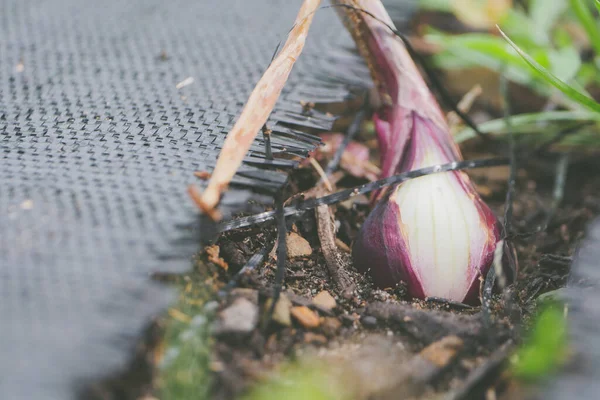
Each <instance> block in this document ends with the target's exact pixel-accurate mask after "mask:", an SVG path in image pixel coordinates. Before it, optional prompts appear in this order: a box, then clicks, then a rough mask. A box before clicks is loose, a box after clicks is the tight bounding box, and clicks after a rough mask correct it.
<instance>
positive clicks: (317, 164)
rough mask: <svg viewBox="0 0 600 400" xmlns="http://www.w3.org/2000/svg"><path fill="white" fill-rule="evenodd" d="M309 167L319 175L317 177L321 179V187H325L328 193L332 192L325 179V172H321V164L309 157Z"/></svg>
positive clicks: (329, 183) (329, 184)
mask: <svg viewBox="0 0 600 400" xmlns="http://www.w3.org/2000/svg"><path fill="white" fill-rule="evenodd" d="M310 165H312V166H313V168H314V169H315V171H317V174H319V176H320V177H321V181H322V182H323V185H325V187H326V188H327V190H328V191H329V192H330V193H331V192H333V186H331V182H330V181H329V178H328V177H327V174H326V173H325V171H323V167H321V164H319V162H318V161H317V160H315V159H314V158H312V157H311V158H310Z"/></svg>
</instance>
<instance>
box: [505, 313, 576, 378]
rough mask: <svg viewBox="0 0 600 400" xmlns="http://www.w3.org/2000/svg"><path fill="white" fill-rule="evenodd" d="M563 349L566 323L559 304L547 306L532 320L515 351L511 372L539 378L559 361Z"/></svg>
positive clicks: (562, 358)
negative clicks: (525, 338)
mask: <svg viewBox="0 0 600 400" xmlns="http://www.w3.org/2000/svg"><path fill="white" fill-rule="evenodd" d="M566 351H567V324H566V320H565V318H564V316H563V313H562V310H561V307H560V306H552V307H548V308H546V309H545V310H544V311H542V313H541V314H540V315H539V317H538V318H537V319H536V321H535V325H534V327H533V330H532V332H531V334H530V336H529V338H528V340H527V341H526V342H525V344H524V345H523V346H522V347H521V348H520V349H519V350H518V351H517V353H516V354H515V357H514V358H513V360H512V361H513V364H512V372H513V374H515V376H517V377H519V378H522V379H526V380H532V379H538V378H542V377H544V376H546V375H548V374H549V373H551V372H552V371H554V370H556V369H557V368H558V367H559V366H560V365H561V364H562V363H563V361H564V359H565V356H566Z"/></svg>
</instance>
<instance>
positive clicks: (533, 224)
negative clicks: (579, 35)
mask: <svg viewBox="0 0 600 400" xmlns="http://www.w3.org/2000/svg"><path fill="white" fill-rule="evenodd" d="M553 157H554V156H552V155H546V156H544V158H542V159H540V160H527V162H528V164H522V165H521V167H520V168H519V179H518V185H517V191H516V197H515V203H514V221H513V223H514V227H515V230H516V232H514V234H513V235H512V240H513V243H514V244H515V246H516V249H517V253H518V258H519V264H520V272H519V276H518V279H517V281H516V282H515V283H514V284H513V285H511V287H510V290H511V292H512V293H514V300H513V301H514V304H513V308H515V309H516V312H514V310H513V312H512V313H511V314H510V315H507V313H506V310H505V305H504V300H503V298H502V297H501V296H500V295H498V294H496V295H495V297H494V301H493V304H492V318H491V321H486V320H485V319H484V318H483V317H482V314H481V312H480V311H481V310H480V307H474V308H470V307H465V308H462V307H456V306H455V305H453V304H448V303H445V302H443V301H442V302H426V301H414V300H412V299H410V298H408V297H406V293H405V291H404V289H403V287H402V285H400V286H399V287H397V288H396V289H394V290H387V291H382V290H375V289H373V287H372V286H371V283H370V282H369V279H368V278H367V277H365V276H362V275H360V274H358V273H357V272H356V271H355V270H354V269H353V267H352V266H351V261H350V257H349V255H347V254H346V256H347V258H348V260H349V267H348V269H349V272H350V274H351V277H352V279H353V281H354V283H355V285H356V288H355V290H354V292H353V293H352V296H350V297H348V298H344V297H342V296H340V295H339V294H337V293H336V290H335V287H334V285H333V284H332V282H331V279H330V276H329V274H328V272H327V268H326V266H325V260H324V257H323V254H322V252H321V250H320V243H319V238H318V236H317V233H316V232H317V229H316V222H315V218H314V213H312V212H308V213H306V214H305V215H304V216H303V217H302V218H300V219H299V220H296V221H294V223H293V225H292V224H290V226H289V229H290V230H292V231H295V232H297V233H298V234H300V235H301V236H302V237H303V238H305V239H306V240H307V241H308V242H309V243H310V245H311V247H312V250H313V252H312V254H311V255H310V256H306V257H300V258H296V259H293V260H287V261H286V274H287V277H286V282H285V289H284V291H285V292H287V293H288V297H290V298H291V299H292V303H294V305H299V304H305V305H309V306H311V299H312V298H313V297H314V296H315V295H316V294H318V293H319V292H321V291H324V290H325V291H328V292H329V293H330V294H332V295H333V296H334V297H335V298H336V301H337V307H336V308H335V309H334V310H333V311H331V312H326V311H325V310H320V309H318V308H315V307H312V308H313V310H314V311H315V312H317V313H318V314H319V315H320V317H321V318H322V322H321V325H320V326H319V327H317V328H312V329H311V328H306V327H303V326H302V325H301V324H299V323H298V322H297V321H296V320H293V322H292V325H291V326H289V327H283V326H280V325H278V324H276V323H271V324H270V325H269V326H268V328H267V329H266V330H264V331H263V330H261V329H259V328H257V329H255V330H254V332H253V333H252V334H251V335H249V336H246V337H242V338H240V337H236V338H231V337H228V338H227V337H225V338H217V341H216V346H215V349H214V352H215V359H217V360H219V362H220V363H222V365H223V366H224V367H223V368H222V369H221V370H220V371H219V372H217V373H216V374H215V376H216V381H215V385H214V390H215V391H214V395H215V398H222V399H229V398H234V397H235V396H237V395H239V394H240V393H243V392H244V391H245V390H247V388H248V387H250V386H251V385H252V384H253V383H254V382H256V380H257V379H259V378H261V377H264V376H265V374H267V373H268V371H270V370H271V369H272V368H273V367H275V366H276V365H278V364H279V363H281V362H283V361H285V360H291V359H293V358H295V357H296V356H297V355H298V354H300V353H305V352H306V351H307V348H322V349H328V348H333V347H336V346H340V345H343V344H344V343H348V342H354V341H355V340H356V338H357V337H364V336H365V335H386V336H390V337H391V338H392V340H393V342H394V343H399V344H401V345H402V346H403V348H405V349H407V351H408V352H409V353H412V354H417V353H418V352H419V351H420V350H422V349H423V348H424V347H425V346H428V345H429V344H431V343H433V342H435V341H437V340H440V339H442V338H443V337H446V336H448V335H456V336H458V337H460V338H461V339H462V340H464V342H465V349H464V351H462V352H461V354H460V357H459V358H458V360H456V361H454V362H453V363H452V365H451V366H450V367H449V368H447V369H446V370H445V371H444V373H442V374H441V375H436V376H435V379H434V380H432V381H431V382H427V384H428V385H429V387H430V391H429V392H427V393H429V394H431V390H433V391H435V392H441V393H444V392H447V391H448V390H450V389H451V388H454V389H455V388H457V387H460V386H461V384H462V383H463V381H464V379H465V378H466V377H467V375H468V374H469V372H471V371H472V370H473V369H475V368H477V366H480V365H484V364H485V363H486V360H488V357H490V355H491V354H492V353H493V352H494V350H495V349H496V348H498V347H499V345H501V344H503V343H506V342H507V341H509V340H512V341H513V343H518V341H519V338H520V333H521V328H522V325H523V323H524V321H526V320H527V318H528V317H529V316H530V314H531V313H532V312H533V311H534V310H535V299H536V298H537V297H538V296H539V295H541V294H543V293H545V292H548V291H550V290H554V289H558V288H560V287H562V286H564V285H565V283H566V279H567V276H568V271H569V265H570V257H571V256H572V255H573V252H574V250H575V248H576V246H577V243H578V241H579V239H580V238H581V237H582V235H583V231H584V228H585V225H586V224H587V223H588V222H589V221H590V219H591V218H592V217H593V216H594V215H597V214H598V212H599V211H600V200H599V198H598V195H597V194H598V193H600V177H596V176H594V175H593V174H590V171H594V170H597V168H598V165H597V162H594V161H591V160H589V159H583V160H579V161H576V162H574V163H573V164H571V165H570V167H569V174H568V178H567V183H566V187H565V198H564V201H563V203H562V205H561V206H559V207H558V209H556V210H555V212H554V213H553V215H552V218H551V220H550V223H549V225H548V227H547V229H546V230H545V231H542V232H538V233H534V232H535V231H536V229H537V228H538V226H539V225H540V224H542V223H543V220H544V219H545V216H546V214H545V213H544V212H543V211H544V210H547V209H549V208H550V204H551V200H552V191H553V180H554V177H553V176H552V175H551V173H548V172H547V171H548V170H550V171H553V169H554V168H553V167H552V165H553V164H552V162H551V160H552V158H553ZM466 158H470V154H466ZM507 171H508V169H507V168H495V169H493V170H483V171H479V172H477V173H475V174H473V175H472V177H473V179H474V181H475V182H476V184H477V185H478V187H479V188H480V189H481V192H482V194H484V197H485V199H486V201H487V202H488V204H490V205H491V206H492V207H493V209H494V210H495V211H496V212H497V215H499V216H501V215H502V210H503V207H504V204H503V202H504V198H505V195H506V178H507V175H508V172H507ZM316 182H317V176H316V174H314V173H313V172H312V171H311V170H310V169H308V168H307V169H304V170H300V171H298V172H297V173H296V174H295V176H294V180H293V183H292V185H291V187H292V190H297V189H299V188H302V189H307V188H310V187H311V186H312V185H314V184H315V183H316ZM356 183H360V182H357V181H356V180H355V179H351V178H349V179H347V180H345V181H344V180H343V181H342V182H341V183H340V185H339V186H342V185H353V184H356ZM334 210H335V217H336V223H337V225H338V233H337V237H338V238H339V239H341V240H342V241H343V242H344V243H346V244H347V245H349V246H350V245H351V243H352V240H353V239H354V237H355V236H356V233H357V231H358V228H359V227H360V224H361V223H362V221H363V220H364V218H365V216H366V215H367V213H368V211H369V209H368V205H366V204H362V203H361V202H356V203H355V204H343V205H337V206H336V207H334ZM274 229H275V228H274V227H273V226H260V227H254V228H249V229H245V230H242V231H236V232H230V233H227V234H225V235H224V236H223V237H221V238H220V240H219V241H218V243H217V244H218V245H219V246H220V247H221V249H222V257H223V258H224V259H225V260H226V261H227V262H228V263H229V265H230V269H229V270H228V271H226V272H225V271H221V275H222V281H223V282H227V281H228V280H229V279H230V278H231V276H232V274H233V273H235V272H236V271H237V270H239V268H240V267H241V266H242V265H243V264H244V262H245V261H247V260H248V259H249V258H250V257H251V256H252V254H254V253H255V252H257V251H259V250H260V249H261V248H263V247H264V246H267V247H268V248H269V249H270V248H272V247H273V246H274V238H275V231H274ZM342 252H343V250H342ZM275 271H276V262H275V260H274V259H273V258H272V257H269V258H268V259H267V261H266V262H265V263H264V264H263V265H262V266H260V267H259V268H258V269H256V270H254V271H252V272H251V273H249V274H247V275H245V276H243V277H242V278H241V279H240V282H239V285H238V287H240V288H247V289H252V290H256V291H258V292H259V293H260V299H261V300H260V303H261V304H262V303H263V302H264V301H265V299H266V298H268V297H269V296H270V295H271V293H272V290H271V289H272V285H273V281H274V275H275ZM232 296H234V297H235V296H236V294H235V291H234V294H233V295H232ZM222 301H223V302H224V304H230V302H231V298H229V299H224V300H222ZM223 307H224V305H223ZM497 377H498V375H497V373H496V374H495V375H494V376H493V377H492V378H491V380H490V382H488V386H493V385H494V382H495V381H496V378H497ZM431 388H433V389H431ZM499 388H500V387H499Z"/></svg>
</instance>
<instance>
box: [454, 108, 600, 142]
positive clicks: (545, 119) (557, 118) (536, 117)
mask: <svg viewBox="0 0 600 400" xmlns="http://www.w3.org/2000/svg"><path fill="white" fill-rule="evenodd" d="M568 121H571V122H576V121H579V122H583V121H598V122H600V114H598V113H593V112H588V111H546V112H540V113H531V114H519V115H513V116H512V117H510V125H511V126H512V127H513V129H519V128H522V127H524V126H532V125H533V126H535V125H538V126H540V127H538V128H537V130H538V131H540V132H542V131H544V128H545V126H546V125H547V124H548V123H551V122H568ZM478 128H479V130H480V131H481V132H483V133H489V134H504V133H505V132H506V122H505V120H504V118H499V119H495V120H491V121H487V122H484V123H482V124H479V126H478ZM476 135H477V134H476V133H475V132H474V131H473V130H472V129H471V128H465V129H463V130H462V131H459V132H458V133H457V134H456V135H455V136H454V141H455V142H456V143H461V142H464V141H467V140H469V139H472V138H474V137H475V136H476Z"/></svg>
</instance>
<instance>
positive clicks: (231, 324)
mask: <svg viewBox="0 0 600 400" xmlns="http://www.w3.org/2000/svg"><path fill="white" fill-rule="evenodd" d="M257 323H258V307H257V306H256V305H255V304H253V303H252V302H251V301H250V300H248V299H245V298H243V297H240V298H237V299H236V300H235V301H234V302H233V304H232V305H230V306H229V307H227V308H226V309H224V310H223V311H221V313H220V314H219V319H218V320H217V323H216V324H215V330H216V332H217V333H250V332H252V331H253V330H254V328H255V327H256V324H257Z"/></svg>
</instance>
